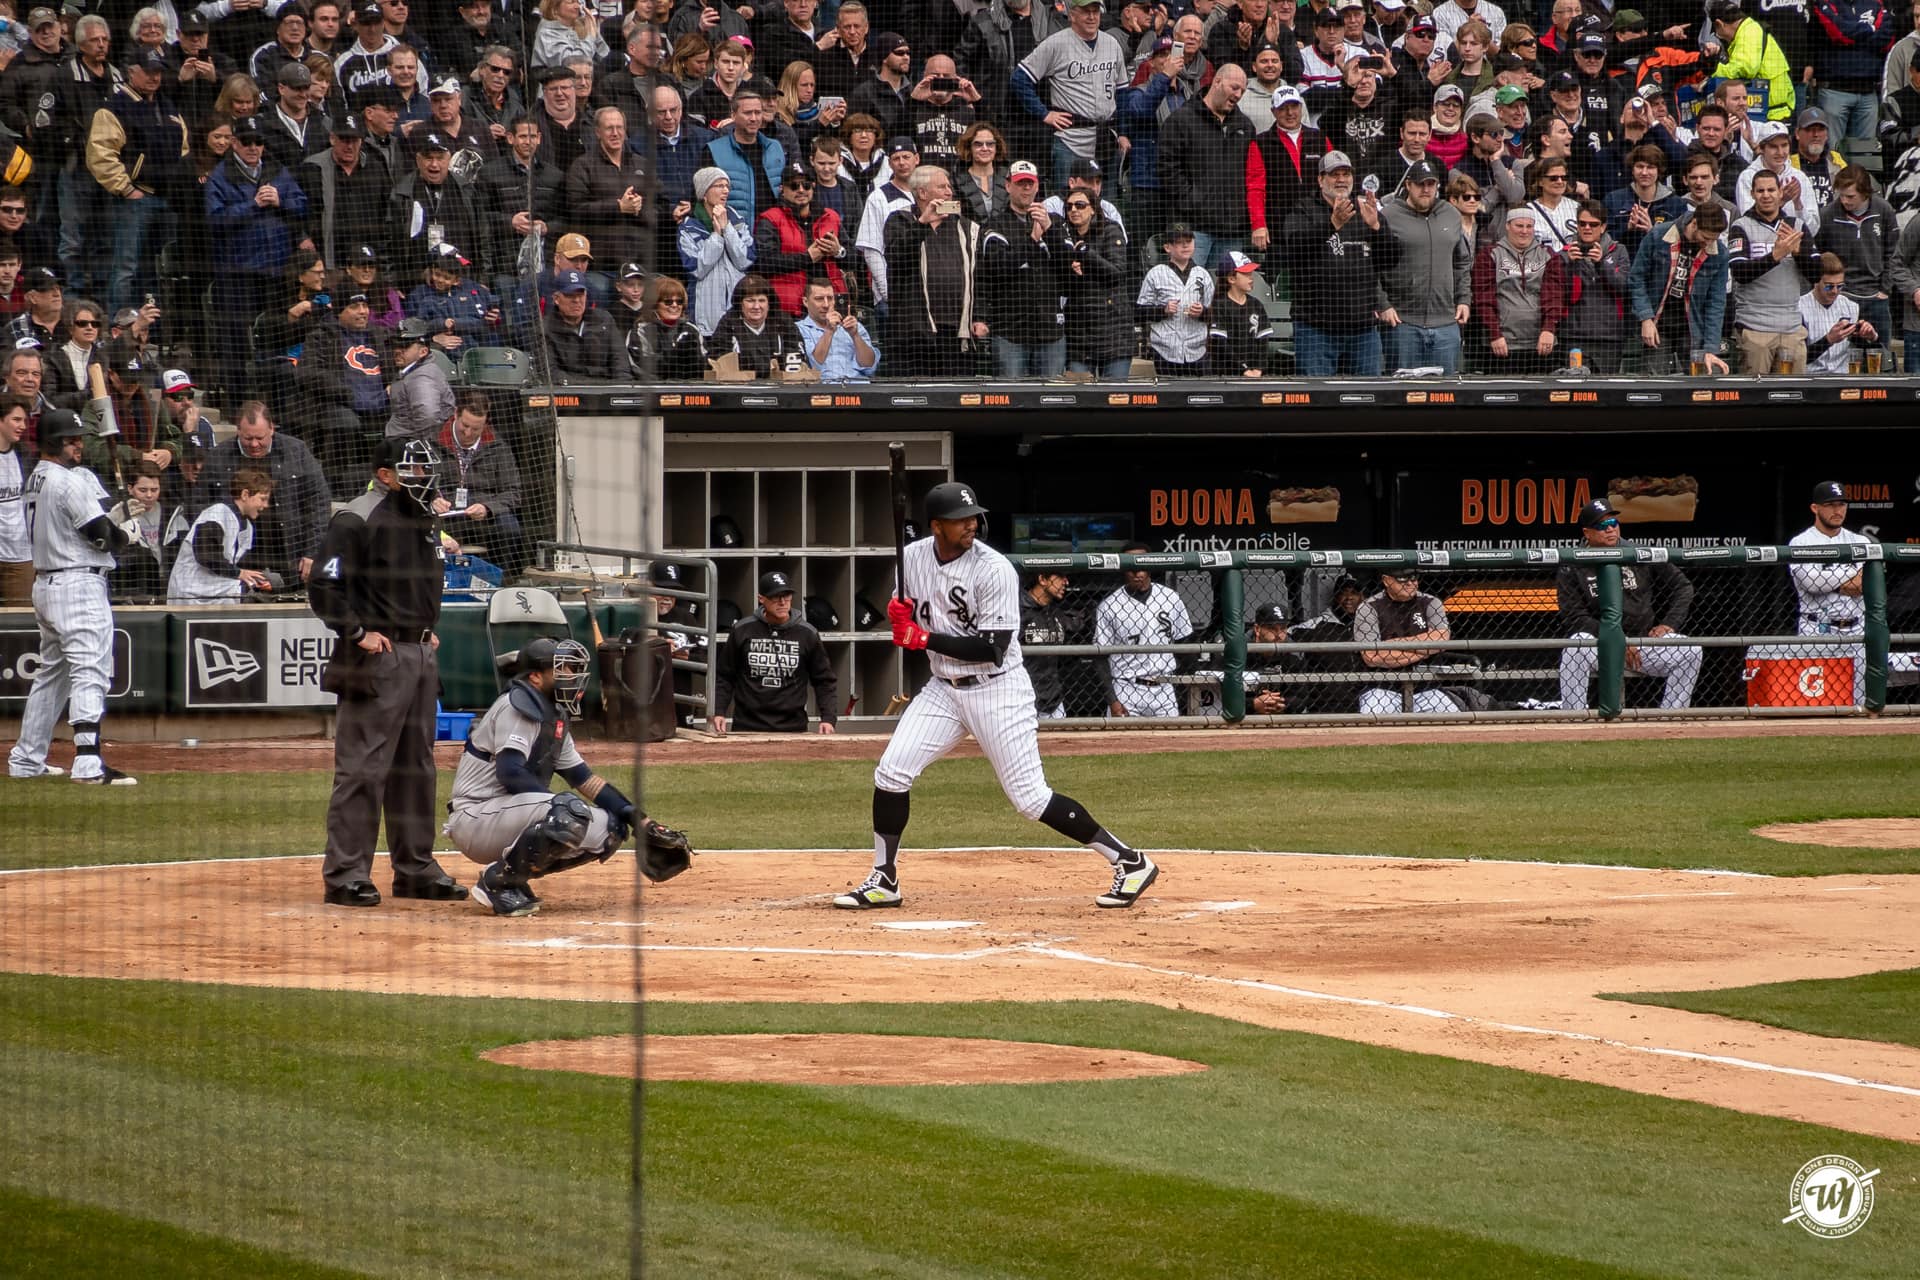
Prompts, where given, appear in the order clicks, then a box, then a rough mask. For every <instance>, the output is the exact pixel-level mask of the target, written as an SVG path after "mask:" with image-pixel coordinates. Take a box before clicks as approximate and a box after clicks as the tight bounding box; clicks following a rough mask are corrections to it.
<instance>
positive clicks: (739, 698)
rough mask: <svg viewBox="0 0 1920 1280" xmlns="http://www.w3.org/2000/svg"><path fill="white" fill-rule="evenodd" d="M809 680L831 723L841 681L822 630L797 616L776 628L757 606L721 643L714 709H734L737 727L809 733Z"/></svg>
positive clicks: (729, 711)
mask: <svg viewBox="0 0 1920 1280" xmlns="http://www.w3.org/2000/svg"><path fill="white" fill-rule="evenodd" d="M809 684H811V685H812V686H813V701H814V705H815V706H816V707H818V708H819V710H820V722H821V723H822V724H832V723H833V722H834V721H835V720H836V719H837V718H838V715H837V711H836V708H835V706H834V702H835V700H836V699H837V698H838V696H839V688H840V686H839V681H838V680H837V679H836V678H835V676H834V674H833V663H831V662H829V661H828V660H827V651H826V648H825V647H824V646H823V645H822V644H821V643H820V633H819V632H818V631H815V630H814V629H813V628H812V627H811V626H809V625H807V624H806V623H804V622H802V621H800V619H799V618H798V617H797V616H793V615H789V619H788V621H787V622H785V623H784V624H782V625H780V626H777V627H776V626H775V625H773V624H772V623H771V622H768V621H767V617H766V614H764V613H762V612H759V611H757V610H756V611H755V613H754V615H753V616H752V617H751V618H742V619H741V620H740V621H738V622H736V623H734V624H733V630H732V631H730V632H728V633H727V641H726V643H725V644H723V645H721V646H720V658H719V662H718V663H717V664H716V668H715V680H714V687H713V703H714V711H715V712H716V713H717V714H719V715H723V716H724V715H729V714H731V715H732V716H733V727H734V728H736V729H758V730H760V731H762V732H768V733H805V732H806V731H807V686H808V685H809ZM736 702H738V704H739V707H738V709H737V710H735V709H734V704H735V703H736Z"/></svg>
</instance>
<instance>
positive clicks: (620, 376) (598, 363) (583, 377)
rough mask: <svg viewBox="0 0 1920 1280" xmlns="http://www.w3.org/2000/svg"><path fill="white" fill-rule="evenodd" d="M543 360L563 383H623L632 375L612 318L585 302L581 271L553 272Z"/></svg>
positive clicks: (583, 273)
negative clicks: (545, 349)
mask: <svg viewBox="0 0 1920 1280" xmlns="http://www.w3.org/2000/svg"><path fill="white" fill-rule="evenodd" d="M545 329H546V337H547V360H548V363H549V364H550V365H551V366H552V368H553V372H554V376H555V377H557V378H559V379H561V380H562V381H564V382H626V381H628V380H630V379H631V378H632V376H633V374H632V370H631V366H630V365H629V364H628V361H627V346H626V341H625V339H624V337H623V336H622V335H621V334H619V333H618V332H616V331H615V330H614V327H613V319H612V317H611V316H609V315H608V314H607V313H606V312H605V311H602V310H601V309H600V308H598V307H592V308H589V307H588V305H587V276H586V273H585V272H584V271H556V272H555V273H554V275H553V280H552V283H551V286H550V292H549V295H548V304H547V323H546V325H545Z"/></svg>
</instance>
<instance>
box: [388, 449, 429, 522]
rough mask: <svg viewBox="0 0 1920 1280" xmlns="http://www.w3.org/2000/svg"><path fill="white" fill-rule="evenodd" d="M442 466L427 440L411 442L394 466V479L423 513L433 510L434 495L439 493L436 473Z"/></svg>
mask: <svg viewBox="0 0 1920 1280" xmlns="http://www.w3.org/2000/svg"><path fill="white" fill-rule="evenodd" d="M439 465H440V457H439V455H438V454H436V453H434V451H433V446H432V445H430V444H428V443H427V442H426V441H425V440H409V441H407V447H406V448H405V449H404V450H402V451H401V454H400V460H399V462H397V463H396V464H394V468H393V474H394V478H395V479H396V480H398V481H399V482H400V487H401V488H402V489H405V490H406V491H407V494H408V496H409V497H411V498H412V499H413V500H414V501H415V502H417V503H419V504H420V509H421V510H422V511H431V510H433V499H434V495H435V494H436V493H438V492H439V486H438V484H437V483H436V482H435V479H434V472H435V470H436V468H438V467H439Z"/></svg>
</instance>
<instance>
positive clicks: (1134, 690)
mask: <svg viewBox="0 0 1920 1280" xmlns="http://www.w3.org/2000/svg"><path fill="white" fill-rule="evenodd" d="M1113 697H1114V701H1116V702H1118V703H1119V704H1120V705H1121V706H1123V707H1125V708H1126V709H1127V714H1128V715H1130V716H1177V715H1179V714H1180V698H1179V696H1178V695H1177V694H1175V693H1174V686H1172V685H1170V684H1140V683H1138V682H1137V681H1135V680H1134V678H1133V677H1132V676H1115V677H1113Z"/></svg>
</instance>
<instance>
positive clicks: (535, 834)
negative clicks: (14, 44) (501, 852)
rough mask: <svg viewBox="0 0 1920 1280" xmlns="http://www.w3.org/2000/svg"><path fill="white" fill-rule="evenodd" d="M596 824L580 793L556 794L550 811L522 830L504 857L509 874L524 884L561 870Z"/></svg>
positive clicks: (503, 861)
mask: <svg viewBox="0 0 1920 1280" xmlns="http://www.w3.org/2000/svg"><path fill="white" fill-rule="evenodd" d="M592 824H593V818H592V815H591V814H589V813H588V812H587V806H586V803H585V802H584V801H583V800H581V799H580V798H579V797H578V796H568V795H556V796H554V797H553V800H552V802H551V803H550V804H548V806H547V811H546V813H545V814H543V815H541V817H540V818H538V819H537V820H536V821H535V822H534V823H533V825H531V826H529V827H528V828H527V829H526V830H525V831H522V832H521V833H520V838H519V839H517V840H515V841H514V842H513V844H512V846H511V847H509V848H508V849H507V852H506V856H505V857H503V858H501V859H500V861H501V862H502V863H503V864H505V866H506V868H507V874H508V875H509V876H511V877H512V878H513V879H514V880H516V881H518V882H519V883H521V884H525V883H526V882H527V881H528V880H531V879H533V878H534V877H535V876H543V875H546V874H547V873H548V872H550V871H556V870H560V869H561V868H560V867H559V866H558V865H557V864H559V863H560V862H561V861H562V860H564V859H566V858H567V857H568V856H569V855H571V854H574V853H577V852H578V851H579V850H580V847H581V846H582V845H583V844H585V843H586V839H587V832H588V831H589V830H590V829H591V828H592ZM567 865H568V866H572V865H574V864H573V863H571V862H569V863H567Z"/></svg>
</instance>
